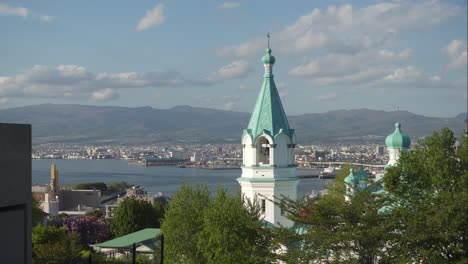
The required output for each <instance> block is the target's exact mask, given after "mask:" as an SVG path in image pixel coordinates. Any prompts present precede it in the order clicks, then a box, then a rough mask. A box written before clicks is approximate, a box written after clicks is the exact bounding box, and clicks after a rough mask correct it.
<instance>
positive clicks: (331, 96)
mask: <svg viewBox="0 0 468 264" xmlns="http://www.w3.org/2000/svg"><path fill="white" fill-rule="evenodd" d="M336 97H337V94H336V93H326V94H321V95H319V96H318V97H317V98H318V99H319V101H327V100H333V99H336Z"/></svg>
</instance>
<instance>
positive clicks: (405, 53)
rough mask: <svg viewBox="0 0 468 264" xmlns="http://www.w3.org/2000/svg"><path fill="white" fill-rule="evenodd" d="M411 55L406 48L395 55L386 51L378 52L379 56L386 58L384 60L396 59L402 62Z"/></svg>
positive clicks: (409, 50)
mask: <svg viewBox="0 0 468 264" xmlns="http://www.w3.org/2000/svg"><path fill="white" fill-rule="evenodd" d="M410 54H411V49H409V48H406V49H404V50H402V51H401V52H400V53H399V54H396V53H395V52H393V51H389V50H386V49H382V50H380V51H379V55H380V56H382V57H384V58H386V59H397V60H404V59H407V58H409V56H410Z"/></svg>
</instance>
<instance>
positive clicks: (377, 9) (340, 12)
mask: <svg viewBox="0 0 468 264" xmlns="http://www.w3.org/2000/svg"><path fill="white" fill-rule="evenodd" d="M465 11H466V10H465V9H464V8H463V7H459V6H456V5H454V4H451V3H447V2H441V1H437V0H433V1H408V0H407V1H404V0H402V1H395V2H391V3H376V4H372V5H369V6H365V7H362V8H354V7H353V6H352V5H349V4H344V5H342V6H339V7H336V6H333V5H332V6H329V7H328V8H327V9H326V10H320V9H317V8H316V9H313V10H311V11H310V12H309V13H307V14H305V15H303V16H301V17H299V18H298V19H297V20H296V21H295V22H294V23H293V24H291V25H288V26H286V27H284V28H283V29H281V30H279V31H276V32H273V33H272V38H271V41H272V47H273V49H274V50H278V51H280V52H283V53H298V54H304V53H306V52H307V51H309V50H311V49H317V48H325V49H328V50H331V51H333V52H335V53H355V52H359V51H364V50H368V49H384V48H385V47H387V46H389V44H390V43H392V42H393V41H394V40H395V39H396V38H397V36H398V34H400V33H401V32H405V31H406V32H408V31H411V30H419V29H427V28H428V27H431V26H434V25H438V24H441V23H443V22H445V21H446V20H447V19H448V18H450V17H453V16H456V15H459V14H464V12H465ZM265 42H266V40H265V38H264V37H262V38H254V39H251V40H248V41H245V42H243V43H240V44H237V45H231V46H226V47H223V48H220V49H218V50H217V54H218V55H219V56H224V57H237V58H246V57H249V56H251V55H252V54H258V53H259V52H260V51H261V50H262V49H264V48H265V46H266V45H265V44H266V43H265ZM407 52H409V51H407ZM384 53H385V52H384ZM408 55H409V54H408ZM401 56H405V53H403V54H401Z"/></svg>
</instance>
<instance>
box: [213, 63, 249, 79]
mask: <svg viewBox="0 0 468 264" xmlns="http://www.w3.org/2000/svg"><path fill="white" fill-rule="evenodd" d="M248 72H249V63H248V62H247V61H245V60H236V61H234V62H232V63H230V64H227V65H224V66H222V67H221V68H219V69H218V70H217V71H216V72H214V73H212V74H211V75H210V76H209V77H208V79H209V80H212V81H220V80H230V79H236V78H240V77H244V76H245V75H246V74H247V73H248Z"/></svg>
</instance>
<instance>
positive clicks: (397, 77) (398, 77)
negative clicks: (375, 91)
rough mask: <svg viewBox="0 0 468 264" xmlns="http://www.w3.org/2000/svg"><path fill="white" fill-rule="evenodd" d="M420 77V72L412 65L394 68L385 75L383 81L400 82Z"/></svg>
mask: <svg viewBox="0 0 468 264" xmlns="http://www.w3.org/2000/svg"><path fill="white" fill-rule="evenodd" d="M419 77H421V72H420V71H419V70H418V69H416V67H414V66H413V65H410V66H407V67H405V68H398V69H395V70H394V71H393V72H392V73H391V74H389V75H387V76H385V77H384V78H383V79H384V80H385V81H392V82H401V81H407V80H411V79H415V78H419Z"/></svg>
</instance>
